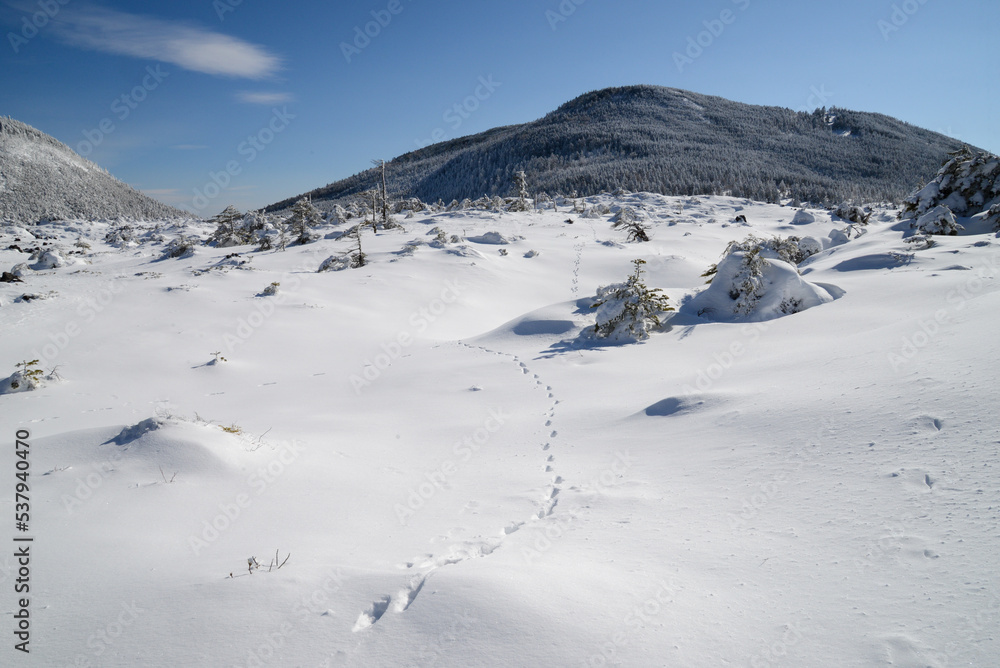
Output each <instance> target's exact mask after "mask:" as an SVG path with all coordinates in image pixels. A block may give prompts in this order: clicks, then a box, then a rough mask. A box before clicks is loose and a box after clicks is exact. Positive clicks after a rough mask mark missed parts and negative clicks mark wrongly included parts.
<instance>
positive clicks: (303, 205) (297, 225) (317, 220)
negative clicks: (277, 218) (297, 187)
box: [285, 198, 323, 244]
mask: <svg viewBox="0 0 1000 668" xmlns="http://www.w3.org/2000/svg"><path fill="white" fill-rule="evenodd" d="M322 223H323V216H322V214H320V212H319V209H317V208H316V207H315V206H313V203H312V202H310V201H309V200H307V199H305V198H303V199H300V200H299V201H298V202H296V203H295V205H294V206H293V207H292V215H291V216H289V218H288V219H287V220H286V221H285V225H286V226H287V227H288V231H289V232H291V234H292V236H293V237H294V238H295V240H296V241H297V242H298V243H300V244H307V243H309V242H311V241H314V235H313V232H312V228H314V227H317V226H318V225H321V224H322Z"/></svg>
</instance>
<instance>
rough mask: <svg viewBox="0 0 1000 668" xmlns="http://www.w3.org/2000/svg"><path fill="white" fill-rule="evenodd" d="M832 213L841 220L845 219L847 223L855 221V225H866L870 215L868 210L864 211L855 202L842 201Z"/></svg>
mask: <svg viewBox="0 0 1000 668" xmlns="http://www.w3.org/2000/svg"><path fill="white" fill-rule="evenodd" d="M833 215H835V216H837V218H840V219H841V220H846V221H847V222H849V223H855V224H857V225H867V224H868V220H869V219H870V218H871V217H872V214H871V212H870V211H865V210H864V209H863V208H862V207H860V206H858V205H856V204H849V203H847V202H844V203H843V204H841V205H840V206H838V207H837V208H836V209H834V211H833Z"/></svg>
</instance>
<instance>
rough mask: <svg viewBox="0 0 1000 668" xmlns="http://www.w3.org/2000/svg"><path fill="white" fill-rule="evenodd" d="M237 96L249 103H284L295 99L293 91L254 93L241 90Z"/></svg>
mask: <svg viewBox="0 0 1000 668" xmlns="http://www.w3.org/2000/svg"><path fill="white" fill-rule="evenodd" d="M236 97H237V99H238V100H239V101H240V102H246V103H247V104H283V103H285V102H291V101H292V100H293V99H294V98H293V96H292V95H291V93H253V92H250V91H240V92H239V93H237V94H236Z"/></svg>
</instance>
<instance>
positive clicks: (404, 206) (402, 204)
mask: <svg viewBox="0 0 1000 668" xmlns="http://www.w3.org/2000/svg"><path fill="white" fill-rule="evenodd" d="M337 209H340V211H341V212H343V208H342V207H341V206H340V205H337V206H336V207H334V211H336V210H337ZM426 210H427V205H426V204H424V203H423V202H421V201H420V200H419V199H418V198H416V197H410V198H409V199H403V200H399V201H398V202H396V204H395V206H393V213H403V212H404V211H412V212H414V213H420V212H421V211H426ZM338 220H346V216H345V214H343V213H341V214H340V215H338Z"/></svg>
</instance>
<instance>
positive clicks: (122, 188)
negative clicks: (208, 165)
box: [0, 117, 188, 223]
mask: <svg viewBox="0 0 1000 668" xmlns="http://www.w3.org/2000/svg"><path fill="white" fill-rule="evenodd" d="M172 217H188V216H187V215H186V214H184V212H182V211H179V210H178V209H175V208H173V207H170V206H167V205H166V204H163V203H161V202H157V201H156V200H154V199H152V198H151V197H148V196H146V195H143V194H142V193H140V192H139V191H137V190H135V189H133V188H132V187H130V186H128V185H126V184H124V183H122V182H121V181H119V180H118V179H116V178H114V177H113V176H111V175H110V174H108V173H107V172H106V171H105V170H104V169H102V168H101V167H98V166H97V165H95V164H94V163H92V162H91V161H89V160H87V159H85V158H82V157H80V156H79V155H78V154H77V153H76V152H75V151H73V149H71V148H70V147H69V146H66V145H65V144H63V143H62V142H59V141H57V140H55V139H54V138H52V137H50V136H49V135H47V134H45V133H44V132H41V131H39V130H36V129H35V128H33V127H31V126H30V125H27V124H25V123H21V122H20V121H16V120H14V119H12V118H9V117H0V220H9V221H14V222H18V223H34V222H36V221H38V220H43V219H45V220H56V219H61V218H86V219H99V218H131V219H154V218H172Z"/></svg>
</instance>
